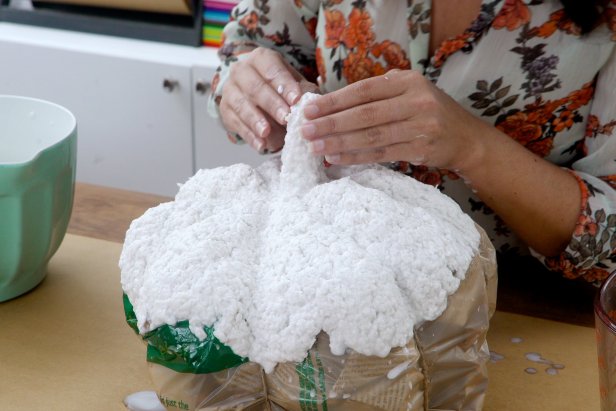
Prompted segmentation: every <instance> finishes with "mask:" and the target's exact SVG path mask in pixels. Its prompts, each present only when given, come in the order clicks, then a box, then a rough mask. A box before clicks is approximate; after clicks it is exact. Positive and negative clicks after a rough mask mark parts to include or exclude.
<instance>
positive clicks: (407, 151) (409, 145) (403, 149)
mask: <svg viewBox="0 0 616 411" xmlns="http://www.w3.org/2000/svg"><path fill="white" fill-rule="evenodd" d="M431 144H432V142H431V140H430V138H428V137H427V136H425V135H422V134H420V135H418V136H416V137H413V138H412V139H411V141H407V142H404V143H397V144H391V145H388V146H383V147H377V148H371V149H367V150H358V151H347V152H341V153H336V154H328V155H325V160H327V162H329V163H330V164H336V165H351V164H366V163H384V162H390V161H400V160H404V161H408V162H410V163H411V164H414V165H430V164H429V158H430V156H431V153H432V147H431Z"/></svg>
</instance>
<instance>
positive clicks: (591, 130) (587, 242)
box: [544, 34, 616, 281]
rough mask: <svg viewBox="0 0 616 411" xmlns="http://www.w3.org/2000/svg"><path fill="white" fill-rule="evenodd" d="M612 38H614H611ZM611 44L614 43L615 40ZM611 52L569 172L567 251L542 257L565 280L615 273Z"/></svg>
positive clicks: (615, 75)
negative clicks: (574, 185) (577, 191)
mask: <svg viewBox="0 0 616 411" xmlns="http://www.w3.org/2000/svg"><path fill="white" fill-rule="evenodd" d="M615 37H616V34H615ZM615 40H616V38H615ZM614 90H616V52H614V53H612V56H611V57H610V59H609V60H608V62H607V63H606V64H605V66H604V67H603V68H602V70H601V71H600V73H599V76H598V79H597V84H596V88H595V95H594V98H593V102H592V108H591V112H590V114H589V116H588V120H587V127H586V135H585V138H584V140H583V146H582V147H581V151H582V153H583V154H584V157H583V158H582V159H580V160H578V161H576V162H575V163H574V164H573V166H572V171H573V173H574V174H575V176H576V177H577V179H578V182H579V184H580V188H581V191H582V202H581V207H580V215H579V217H578V221H577V224H576V227H575V231H574V233H573V237H572V239H571V242H570V243H569V246H568V247H567V249H566V250H565V251H564V252H563V253H562V254H561V255H560V256H557V257H554V258H545V259H544V262H545V264H546V265H547V267H548V268H550V269H552V270H555V271H560V272H562V273H563V274H564V275H565V276H566V277H568V278H578V277H581V278H584V279H585V280H587V281H600V280H602V279H604V278H606V277H607V276H608V274H609V273H610V272H613V271H615V270H616V101H615V100H614V96H615V94H614Z"/></svg>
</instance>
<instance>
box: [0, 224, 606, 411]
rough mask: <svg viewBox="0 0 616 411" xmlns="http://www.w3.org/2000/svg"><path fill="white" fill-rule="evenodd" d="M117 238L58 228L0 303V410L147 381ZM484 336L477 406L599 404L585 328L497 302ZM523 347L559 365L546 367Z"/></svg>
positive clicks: (90, 397)
mask: <svg viewBox="0 0 616 411" xmlns="http://www.w3.org/2000/svg"><path fill="white" fill-rule="evenodd" d="M121 248H122V245H121V244H118V243H112V242H108V241H103V240H96V239H92V238H88V237H82V236H77V235H67V236H66V238H65V239H64V242H63V244H62V246H61V247H60V249H59V250H58V252H57V253H56V255H55V256H54V257H53V259H52V260H51V262H50V264H49V270H48V275H47V278H46V279H45V280H44V281H43V282H42V283H41V284H40V285H39V286H38V287H37V288H36V289H34V290H33V291H31V292H30V293H28V294H26V295H23V296H21V297H19V298H16V299H14V300H11V301H8V302H5V303H0V347H1V348H0V349H1V353H2V354H1V355H0V409H1V410H28V411H55V410H58V411H72V410H75V411H83V410H91V411H99V410H100V411H114V410H118V411H120V410H125V408H124V406H123V404H122V400H123V398H124V397H125V396H126V395H128V394H130V393H133V392H136V391H141V390H152V389H153V387H152V386H151V383H150V381H149V377H148V374H147V368H146V362H145V345H144V344H143V343H142V342H141V341H140V339H139V338H138V337H137V336H136V335H135V334H134V333H133V331H132V330H131V329H130V328H129V327H128V326H127V325H126V323H125V322H124V312H123V309H122V290H121V287H120V273H119V269H118V267H117V262H118V258H119V255H120V251H121ZM512 339H513V341H512ZM489 343H490V348H491V350H492V351H493V352H494V355H493V359H494V362H491V363H490V365H489V371H490V386H489V390H488V395H487V400H486V406H485V410H486V411H509V410H511V411H522V410H523V411H535V410H536V411H552V410H553V411H568V410H571V411H586V410H589V411H590V410H598V409H599V394H598V393H599V388H598V386H599V384H598V371H597V360H596V348H595V340H594V330H593V329H592V328H586V327H579V326H573V325H568V324H563V323H557V322H553V321H546V320H541V319H536V318H531V317H526V316H521V315H515V314H507V313H502V312H497V313H496V314H495V315H494V318H493V320H492V324H491V329H490V333H489ZM529 353H534V354H531V355H529V357H530V358H531V359H536V358H538V356H540V357H541V358H543V359H545V360H549V361H552V362H554V363H556V364H561V365H564V367H565V368H564V369H560V370H558V374H556V375H551V374H549V373H547V372H546V369H548V368H549V367H550V365H549V364H543V363H538V362H534V361H531V360H529V359H528V358H527V354H529ZM527 368H534V369H535V370H536V373H535V374H529V373H528V372H526V371H525V369H527Z"/></svg>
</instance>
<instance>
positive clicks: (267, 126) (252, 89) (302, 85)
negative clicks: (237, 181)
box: [220, 47, 316, 152]
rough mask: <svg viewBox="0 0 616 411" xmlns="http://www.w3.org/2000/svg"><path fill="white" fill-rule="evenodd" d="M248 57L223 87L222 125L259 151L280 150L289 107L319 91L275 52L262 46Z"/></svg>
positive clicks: (238, 65)
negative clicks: (306, 93) (303, 96)
mask: <svg viewBox="0 0 616 411" xmlns="http://www.w3.org/2000/svg"><path fill="white" fill-rule="evenodd" d="M249 54H250V55H249V56H248V57H247V58H245V59H242V60H241V61H238V62H236V63H234V64H233V66H232V68H231V71H230V73H229V78H228V80H227V81H226V83H225V85H224V86H223V89H222V99H221V101H220V115H221V118H222V122H223V124H224V126H225V128H226V129H227V131H229V132H231V133H237V134H238V135H239V136H241V137H242V138H243V139H244V140H245V141H246V142H248V143H249V144H250V145H251V146H252V147H254V148H255V149H256V150H258V151H260V152H264V151H265V150H267V151H270V152H273V151H277V150H279V149H280V148H281V147H282V145H283V143H284V136H285V133H286V129H285V123H286V122H285V118H286V116H287V114H288V113H289V106H291V105H293V104H295V103H296V102H297V101H298V100H299V98H300V97H301V95H302V94H303V93H304V92H306V91H314V90H316V85H314V84H312V83H309V82H308V81H306V80H305V79H304V78H303V77H302V75H301V74H299V73H298V72H297V71H296V70H295V69H294V68H293V67H292V66H291V65H290V64H289V63H288V62H287V61H286V60H285V59H284V58H283V57H282V56H281V55H280V53H278V52H276V51H273V50H270V49H266V48H263V47H259V48H256V49H255V50H253V51H251V52H250V53H249Z"/></svg>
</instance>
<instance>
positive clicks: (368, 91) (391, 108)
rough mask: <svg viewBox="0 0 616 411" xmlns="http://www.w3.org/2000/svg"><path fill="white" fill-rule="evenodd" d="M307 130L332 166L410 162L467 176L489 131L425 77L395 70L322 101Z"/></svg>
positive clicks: (309, 112)
mask: <svg viewBox="0 0 616 411" xmlns="http://www.w3.org/2000/svg"><path fill="white" fill-rule="evenodd" d="M304 115H305V117H306V119H307V120H309V121H307V122H306V123H304V125H303V127H302V134H303V136H304V138H306V139H307V140H309V141H310V147H311V150H312V151H313V152H314V153H315V154H320V155H325V159H326V160H327V161H328V162H329V163H332V164H361V163H377V162H388V161H408V162H410V163H412V164H415V165H420V164H421V165H426V166H432V167H438V168H444V169H449V170H453V171H456V172H462V173H464V170H466V169H467V168H469V167H474V166H475V165H480V164H481V161H482V156H483V154H484V153H483V152H484V151H485V150H484V148H483V147H482V139H481V137H480V136H481V135H482V134H485V133H486V132H488V133H489V131H490V129H491V128H492V127H490V126H489V125H487V124H486V123H484V122H482V121H481V120H479V119H477V118H475V117H474V116H473V115H471V114H470V113H468V112H467V111H466V110H465V109H464V108H462V107H461V106H460V105H459V104H458V103H456V102H455V101H454V100H453V99H452V98H451V97H449V96H448V95H447V94H445V93H444V92H443V91H441V90H440V89H438V88H437V87H436V86H434V85H433V84H432V83H431V82H430V81H428V80H427V79H426V78H424V77H423V76H422V75H421V74H420V73H417V72H415V71H411V70H404V71H402V70H392V71H390V72H388V73H387V74H385V75H382V76H378V77H373V78H370V79H367V80H362V81H359V82H357V83H353V84H351V85H349V86H346V87H344V88H342V89H340V90H337V91H334V92H331V93H329V94H326V95H324V96H322V97H319V98H318V99H317V100H315V101H314V102H313V103H312V104H309V105H308V106H306V107H305V108H304Z"/></svg>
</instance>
